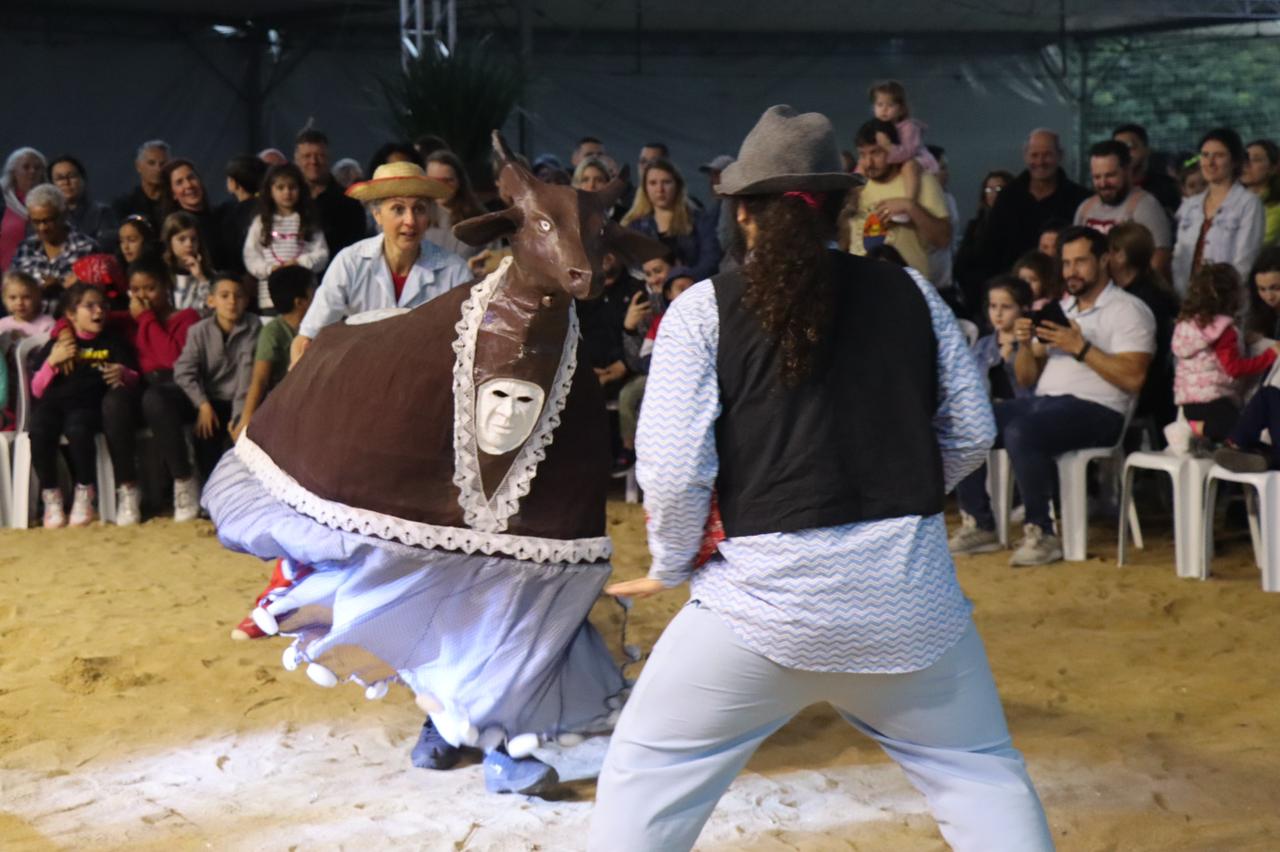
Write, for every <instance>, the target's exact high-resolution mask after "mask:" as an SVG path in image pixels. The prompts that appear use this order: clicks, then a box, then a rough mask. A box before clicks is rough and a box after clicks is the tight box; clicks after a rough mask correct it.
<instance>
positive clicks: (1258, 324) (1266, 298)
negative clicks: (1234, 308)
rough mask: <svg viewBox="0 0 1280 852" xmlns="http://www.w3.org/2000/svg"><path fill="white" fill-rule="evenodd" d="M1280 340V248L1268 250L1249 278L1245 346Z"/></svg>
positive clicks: (1255, 264) (1273, 247)
mask: <svg viewBox="0 0 1280 852" xmlns="http://www.w3.org/2000/svg"><path fill="white" fill-rule="evenodd" d="M1275 340H1280V246H1271V247H1270V248H1265V249H1263V250H1262V252H1261V253H1260V254H1259V255H1258V259H1257V261H1255V262H1254V264H1253V271H1252V272H1251V273H1250V274H1249V309H1248V312H1247V313H1246V314H1245V342H1246V343H1248V345H1249V346H1250V347H1254V346H1257V345H1259V344H1269V342H1270V341H1275Z"/></svg>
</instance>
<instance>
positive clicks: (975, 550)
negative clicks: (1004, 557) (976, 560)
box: [951, 541, 1004, 556]
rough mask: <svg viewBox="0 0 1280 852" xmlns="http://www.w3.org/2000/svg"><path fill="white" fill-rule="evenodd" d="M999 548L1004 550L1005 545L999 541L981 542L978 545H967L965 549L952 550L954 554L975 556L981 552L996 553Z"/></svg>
mask: <svg viewBox="0 0 1280 852" xmlns="http://www.w3.org/2000/svg"><path fill="white" fill-rule="evenodd" d="M997 550H1004V546H1003V545H1001V544H1000V542H998V541H993V542H991V543H990V544H979V545H977V546H976V547H966V548H965V549H963V550H952V551H951V555H952V556H974V555H976V554H979V553H995V552H996V551H997Z"/></svg>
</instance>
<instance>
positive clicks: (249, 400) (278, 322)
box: [231, 264, 316, 440]
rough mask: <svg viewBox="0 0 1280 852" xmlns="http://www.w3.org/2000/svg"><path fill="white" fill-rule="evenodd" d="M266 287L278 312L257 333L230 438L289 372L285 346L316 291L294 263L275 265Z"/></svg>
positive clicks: (307, 271)
mask: <svg viewBox="0 0 1280 852" xmlns="http://www.w3.org/2000/svg"><path fill="white" fill-rule="evenodd" d="M267 289H268V290H269V291H270V294H271V303H272V304H273V305H275V306H276V310H277V311H278V312H279V313H277V314H276V316H275V318H274V319H272V320H271V322H269V323H267V324H266V325H265V326H263V328H262V333H261V334H259V335H258V344H257V347H256V349H255V350H254V354H253V371H252V373H251V374H250V377H249V390H248V391H247V392H246V394H245V399H244V410H243V411H242V412H241V414H240V419H239V421H238V422H237V423H235V424H234V425H233V427H232V431H231V437H232V439H233V440H234V439H237V438H239V437H240V433H241V432H243V431H244V430H245V429H246V428H247V427H248V426H249V421H250V420H252V419H253V413H254V412H255V411H257V410H258V406H259V405H261V404H262V401H263V400H264V399H266V397H267V394H268V393H270V392H271V389H272V388H274V387H275V386H276V385H278V384H280V382H281V381H283V380H284V377H285V374H287V373H288V372H289V348H290V346H291V345H292V344H293V338H294V337H296V336H297V334H298V326H300V325H301V324H302V318H303V317H304V316H306V315H307V308H309V307H310V306H311V297H312V296H313V295H314V294H315V291H316V276H315V274H314V273H313V272H312V271H311V270H310V269H307V268H306V267H303V266H298V265H296V264H295V265H291V266H279V267H276V268H275V269H274V270H272V272H271V274H270V275H269V276H268V277H267Z"/></svg>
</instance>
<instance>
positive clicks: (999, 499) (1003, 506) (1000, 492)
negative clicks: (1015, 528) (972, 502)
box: [987, 450, 1013, 548]
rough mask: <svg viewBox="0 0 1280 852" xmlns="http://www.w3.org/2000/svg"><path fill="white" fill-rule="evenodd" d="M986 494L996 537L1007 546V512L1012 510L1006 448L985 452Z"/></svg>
mask: <svg viewBox="0 0 1280 852" xmlns="http://www.w3.org/2000/svg"><path fill="white" fill-rule="evenodd" d="M987 494H988V495H990V497H991V513H992V514H993V515H995V519H996V539H997V540H999V542H1000V546H1001V547H1005V548H1007V547H1008V546H1009V514H1010V513H1011V512H1012V511H1013V468H1012V466H1011V465H1010V463H1009V453H1008V451H1006V450H993V451H991V452H990V453H988V454H987Z"/></svg>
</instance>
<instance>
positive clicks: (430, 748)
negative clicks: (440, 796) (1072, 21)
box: [411, 719, 462, 769]
mask: <svg viewBox="0 0 1280 852" xmlns="http://www.w3.org/2000/svg"><path fill="white" fill-rule="evenodd" d="M411 757H412V760H413V765H414V766H416V767H418V768H419V769H452V768H453V767H454V766H456V765H457V764H458V760H459V758H461V757H462V749H460V748H458V747H457V746H453V745H450V744H449V742H448V741H447V740H446V739H445V738H444V737H442V736H440V732H439V731H437V730H436V726H435V725H434V724H433V723H432V721H431V720H430V719H428V720H427V721H426V722H425V723H423V725H422V732H421V733H420V734H418V744H417V745H415V746H414V747H413V754H412V755H411Z"/></svg>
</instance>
